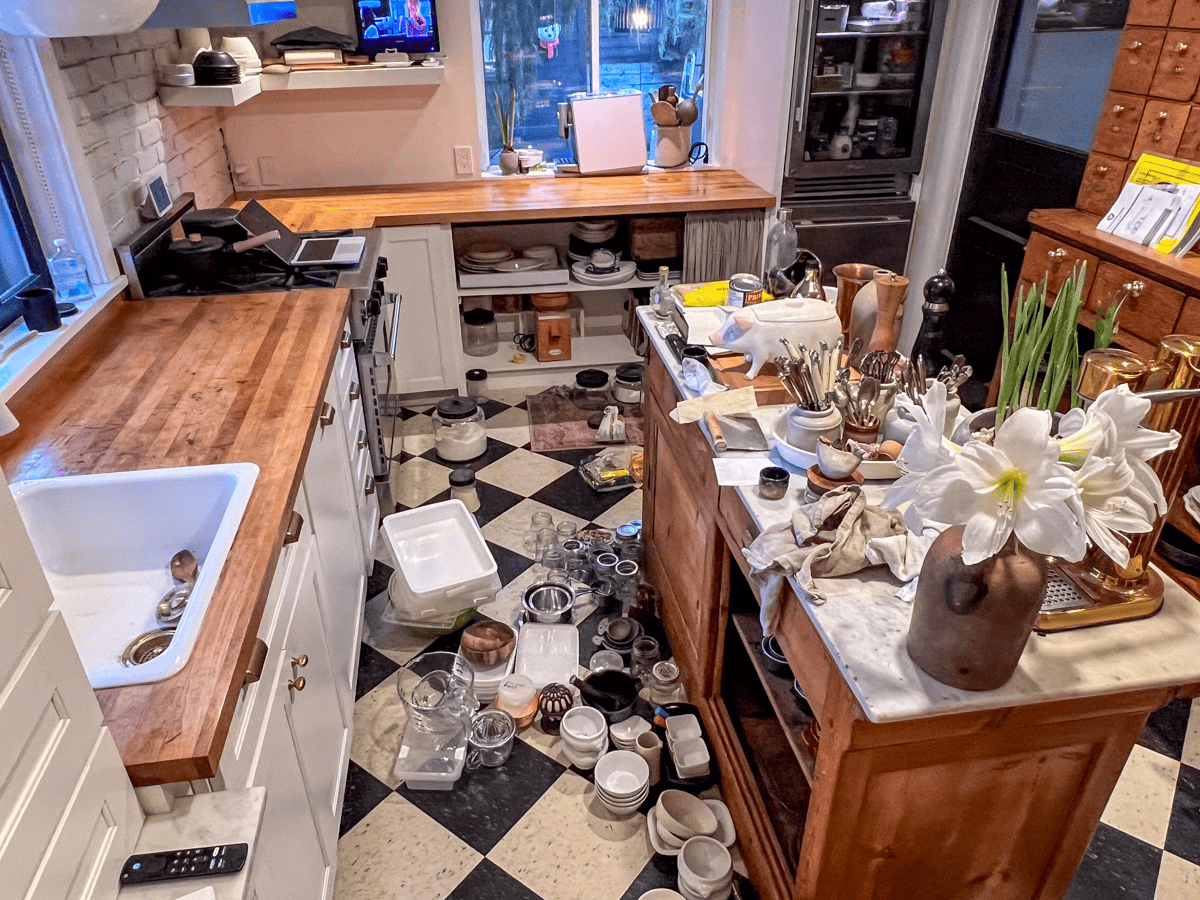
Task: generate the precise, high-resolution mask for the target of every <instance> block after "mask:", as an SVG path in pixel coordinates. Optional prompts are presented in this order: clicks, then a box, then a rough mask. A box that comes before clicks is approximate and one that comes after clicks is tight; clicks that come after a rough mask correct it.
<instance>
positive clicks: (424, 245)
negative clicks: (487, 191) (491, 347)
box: [381, 225, 466, 394]
mask: <svg viewBox="0 0 1200 900" xmlns="http://www.w3.org/2000/svg"><path fill="white" fill-rule="evenodd" d="M381 253H382V255H383V256H386V257H387V259H388V275H387V277H386V278H385V279H384V280H383V283H384V287H386V288H387V290H389V291H392V292H395V293H398V294H402V295H403V297H404V300H403V302H402V303H401V304H400V321H399V327H398V328H397V334H398V335H399V338H398V340H397V343H396V366H395V370H394V372H395V375H394V376H393V377H394V381H393V384H392V386H391V388H390V392H391V393H398V394H416V393H421V392H423V391H445V390H452V389H460V390H465V389H466V382H465V368H464V364H463V352H462V337H461V328H460V326H459V315H458V297H457V294H456V285H455V283H454V242H453V240H452V238H451V234H450V226H448V225H409V226H405V227H403V228H384V229H383V247H382V250H381Z"/></svg>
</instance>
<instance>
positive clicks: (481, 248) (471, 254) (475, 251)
mask: <svg viewBox="0 0 1200 900" xmlns="http://www.w3.org/2000/svg"><path fill="white" fill-rule="evenodd" d="M514 255H515V254H514V253H513V252H512V247H509V246H508V245H507V244H502V243H500V242H499V241H479V242H478V243H476V244H471V246H469V247H467V249H466V252H464V253H463V255H462V256H460V257H459V258H458V267H459V268H460V269H462V270H463V271H464V272H495V271H496V269H495V266H496V263H498V262H503V261H504V260H506V259H512V258H513V256H514Z"/></svg>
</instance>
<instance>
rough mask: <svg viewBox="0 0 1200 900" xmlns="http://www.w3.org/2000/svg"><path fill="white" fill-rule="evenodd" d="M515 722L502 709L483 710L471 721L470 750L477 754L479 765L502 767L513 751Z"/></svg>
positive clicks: (515, 731) (515, 730)
mask: <svg viewBox="0 0 1200 900" xmlns="http://www.w3.org/2000/svg"><path fill="white" fill-rule="evenodd" d="M516 733H517V722H516V720H515V719H514V718H513V717H512V716H511V715H509V714H508V713H507V712H505V711H504V710H502V709H485V710H483V711H482V712H481V713H479V715H477V716H476V717H475V718H474V719H473V720H472V721H471V749H472V750H473V751H474V752H475V753H478V754H479V763H480V765H483V766H487V767H488V768H494V767H496V766H499V765H503V764H504V762H505V760H507V759H508V757H509V754H511V753H512V749H513V738H514V737H515V736H516Z"/></svg>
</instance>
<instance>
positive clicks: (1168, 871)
mask: <svg viewBox="0 0 1200 900" xmlns="http://www.w3.org/2000/svg"><path fill="white" fill-rule="evenodd" d="M1154 900H1200V866H1197V865H1194V864H1193V863H1190V862H1188V861H1187V860H1186V859H1180V858H1179V857H1178V856H1175V855H1174V854H1173V853H1164V854H1163V859H1162V867H1161V868H1160V869H1159V870H1158V888H1157V890H1155V892H1154Z"/></svg>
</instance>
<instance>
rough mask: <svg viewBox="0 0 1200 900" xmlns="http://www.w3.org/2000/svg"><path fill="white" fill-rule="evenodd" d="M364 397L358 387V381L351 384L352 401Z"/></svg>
mask: <svg viewBox="0 0 1200 900" xmlns="http://www.w3.org/2000/svg"><path fill="white" fill-rule="evenodd" d="M361 396H362V388H361V387H359V386H358V382H357V381H352V382H350V399H351V400H357V399H358V398H359V397H361Z"/></svg>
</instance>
